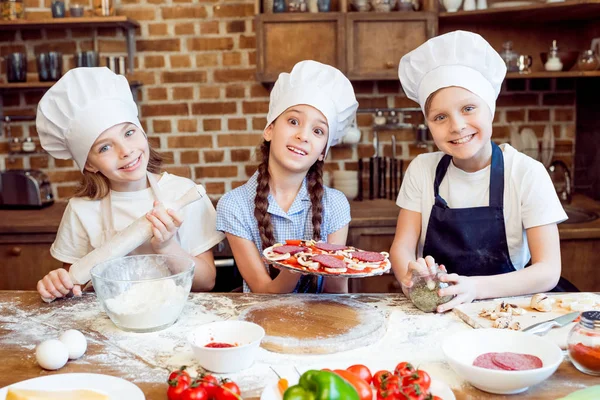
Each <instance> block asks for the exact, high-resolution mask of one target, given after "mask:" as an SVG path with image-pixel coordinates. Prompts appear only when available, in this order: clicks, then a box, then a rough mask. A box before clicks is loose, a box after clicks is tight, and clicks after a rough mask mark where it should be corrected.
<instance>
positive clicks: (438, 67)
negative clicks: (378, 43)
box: [391, 31, 567, 312]
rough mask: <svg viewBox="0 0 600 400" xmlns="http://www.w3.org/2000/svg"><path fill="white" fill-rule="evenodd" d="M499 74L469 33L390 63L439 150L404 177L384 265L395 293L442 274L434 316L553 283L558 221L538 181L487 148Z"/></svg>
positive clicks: (557, 209) (493, 57)
mask: <svg viewBox="0 0 600 400" xmlns="http://www.w3.org/2000/svg"><path fill="white" fill-rule="evenodd" d="M505 74H506V66H505V64H504V61H503V60H502V58H501V57H500V56H499V55H498V53H496V51H495V50H494V49H493V48H492V47H491V46H490V45H489V44H488V43H487V42H486V41H485V40H484V39H483V38H482V37H481V36H479V35H477V34H474V33H471V32H463V31H456V32H452V33H448V34H445V35H442V36H438V37H435V38H433V39H430V40H429V41H428V42H427V43H425V44H423V45H422V46H420V47H418V48H417V49H416V50H414V51H412V52H410V53H408V54H407V55H405V56H404V57H402V59H401V60H400V68H399V75H400V82H401V83H402V87H403V88H404V91H405V93H406V95H407V96H408V98H410V99H412V100H415V101H417V102H418V103H419V105H420V106H421V108H422V110H423V113H424V114H425V120H426V121H427V124H428V126H429V129H430V131H431V135H432V137H433V140H434V142H435V144H436V146H437V147H438V149H440V150H441V151H440V152H436V153H429V154H423V155H420V156H418V157H417V158H415V159H414V161H413V162H412V163H411V164H410V166H409V168H408V170H407V172H406V177H405V179H404V182H403V183H402V187H401V189H400V194H399V195H398V200H397V204H398V206H399V207H400V208H401V210H400V214H399V216H398V224H397V227H396V236H395V238H394V242H393V244H392V249H391V257H392V265H393V269H394V273H395V275H396V277H397V279H398V280H399V281H400V282H401V283H402V284H403V285H405V286H410V280H411V277H412V272H413V271H415V270H423V269H424V268H427V267H431V266H433V265H434V263H436V262H437V263H439V264H442V265H444V266H445V268H446V269H447V271H448V272H449V275H445V276H444V278H443V280H445V281H446V282H449V283H451V284H454V285H453V286H450V287H448V288H445V289H441V290H440V291H439V294H440V295H442V296H445V295H454V296H455V297H454V298H453V299H452V300H451V301H450V302H448V303H446V304H444V305H442V306H439V307H438V310H437V311H438V312H443V311H446V310H449V309H451V308H453V307H455V306H457V305H458V304H460V303H465V302H471V301H473V300H475V299H483V298H492V297H504V296H513V295H521V294H526V293H533V292H541V291H548V290H550V289H552V288H553V287H554V286H555V285H556V283H557V282H558V279H559V277H560V270H561V265H560V244H559V237H558V228H557V226H556V224H557V223H559V222H562V221H564V220H565V219H566V218H567V216H566V214H565V212H564V211H563V209H562V207H561V204H560V202H559V200H558V196H557V195H556V192H555V190H554V187H553V185H552V182H551V180H550V177H549V176H548V173H547V172H546V170H545V168H544V166H543V165H542V164H541V163H539V162H537V161H536V160H534V159H532V158H530V157H528V156H526V155H524V154H522V153H519V152H518V151H516V150H515V149H514V148H512V147H511V146H510V145H508V144H503V145H500V146H497V145H496V144H494V143H493V142H492V141H491V140H490V138H491V135H492V122H493V120H494V111H495V102H496V98H497V97H498V93H499V92H500V86H501V84H502V80H503V79H504V75H505ZM415 250H416V253H417V254H415ZM416 256H418V257H424V256H426V257H425V259H423V258H419V259H417V260H416V261H415V259H416ZM530 258H531V260H532V265H531V266H529V267H527V268H524V267H525V265H526V264H527V263H528V261H529V259H530Z"/></svg>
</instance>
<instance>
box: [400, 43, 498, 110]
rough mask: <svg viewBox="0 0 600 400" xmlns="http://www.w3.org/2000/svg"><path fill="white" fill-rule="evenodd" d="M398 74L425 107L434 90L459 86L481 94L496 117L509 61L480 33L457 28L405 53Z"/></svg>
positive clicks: (411, 97)
mask: <svg viewBox="0 0 600 400" xmlns="http://www.w3.org/2000/svg"><path fill="white" fill-rule="evenodd" d="M398 75H399V76H400V82H401V83H402V87H403V88H404V92H405V93H406V96H407V97H408V98H409V99H411V100H414V101H416V102H418V103H419V105H420V106H421V108H422V109H423V108H424V106H425V102H426V101H427V98H428V97H429V95H431V93H433V92H435V91H436V90H438V89H441V88H445V87H449V86H459V87H462V88H465V89H467V90H469V91H470V92H472V93H475V94H476V95H477V96H479V97H481V98H482V99H483V101H485V102H486V103H487V105H488V106H489V107H490V110H491V112H492V117H493V115H494V111H495V109H496V98H498V94H499V93H500V86H501V85H502V81H503V80H504V76H505V75H506V64H505V63H504V60H502V57H500V55H499V54H498V53H497V52H496V50H494V49H493V48H492V46H490V44H489V43H488V42H486V41H485V39H484V38H482V37H481V36H480V35H478V34H476V33H472V32H465V31H455V32H450V33H446V34H444V35H441V36H437V37H434V38H432V39H429V40H428V41H427V42H425V43H424V44H422V45H421V46H419V47H417V48H416V49H415V50H413V51H411V52H410V53H408V54H406V55H405V56H404V57H402V59H401V60H400V67H399V69H398ZM424 111H425V110H424V109H423V112H424Z"/></svg>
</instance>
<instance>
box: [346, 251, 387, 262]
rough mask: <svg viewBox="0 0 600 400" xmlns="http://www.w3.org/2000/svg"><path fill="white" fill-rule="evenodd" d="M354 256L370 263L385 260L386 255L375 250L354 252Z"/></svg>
mask: <svg viewBox="0 0 600 400" xmlns="http://www.w3.org/2000/svg"><path fill="white" fill-rule="evenodd" d="M352 258H356V259H357V260H358V261H364V262H369V263H375V262H380V261H383V260H385V257H384V256H383V254H381V253H376V252H374V251H357V252H356V253H352Z"/></svg>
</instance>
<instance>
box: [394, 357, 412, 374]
mask: <svg viewBox="0 0 600 400" xmlns="http://www.w3.org/2000/svg"><path fill="white" fill-rule="evenodd" d="M415 370H416V368H415V367H413V365H412V364H411V363H409V362H406V361H403V362H401V363H400V364H398V365H396V369H395V370H394V374H396V375H398V376H399V377H403V376H406V375H410V374H412V373H413V372H415Z"/></svg>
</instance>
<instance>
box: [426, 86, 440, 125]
mask: <svg viewBox="0 0 600 400" xmlns="http://www.w3.org/2000/svg"><path fill="white" fill-rule="evenodd" d="M442 89H444V88H439V89H438V90H436V91H435V92H433V93H431V94H430V95H429V97H428V98H427V100H425V105H424V106H423V111H425V118H427V114H429V109H430V108H431V103H432V102H433V98H434V97H435V95H436V94H437V93H438V92H439V91H440V90H442Z"/></svg>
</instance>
